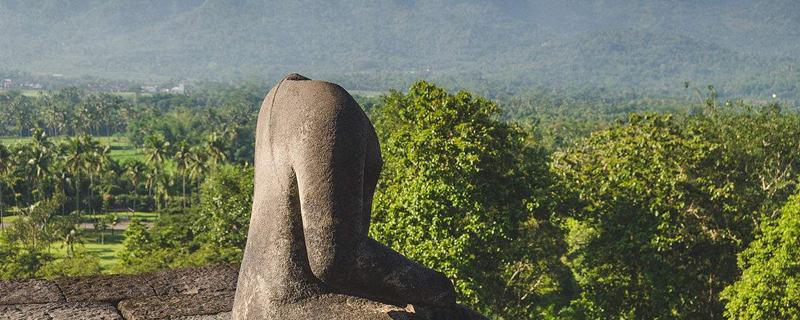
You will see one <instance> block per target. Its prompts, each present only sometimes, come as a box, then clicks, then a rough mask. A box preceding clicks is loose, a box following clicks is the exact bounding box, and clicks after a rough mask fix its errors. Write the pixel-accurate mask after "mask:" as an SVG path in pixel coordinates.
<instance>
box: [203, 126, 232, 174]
mask: <svg viewBox="0 0 800 320" xmlns="http://www.w3.org/2000/svg"><path fill="white" fill-rule="evenodd" d="M205 148H206V152H207V153H208V155H209V160H211V164H212V165H213V166H217V165H218V164H219V163H221V162H223V161H225V159H227V157H228V156H227V155H226V154H225V144H224V142H223V140H222V136H221V135H220V134H218V133H216V132H212V133H211V134H209V135H208V136H207V137H206V144H205Z"/></svg>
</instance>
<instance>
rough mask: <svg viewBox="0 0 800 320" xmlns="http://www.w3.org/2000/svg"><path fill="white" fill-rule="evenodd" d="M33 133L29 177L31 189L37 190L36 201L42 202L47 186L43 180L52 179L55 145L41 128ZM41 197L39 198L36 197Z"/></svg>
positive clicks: (35, 193)
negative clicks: (51, 165) (51, 171)
mask: <svg viewBox="0 0 800 320" xmlns="http://www.w3.org/2000/svg"><path fill="white" fill-rule="evenodd" d="M31 131H32V133H33V143H32V144H31V148H30V151H29V152H30V153H29V155H28V168H29V170H30V172H29V177H30V179H31V187H34V186H35V188H36V191H35V192H33V194H34V199H37V200H41V199H43V198H44V196H45V195H44V193H45V190H44V188H45V185H47V184H46V183H42V181H43V180H45V179H46V178H49V177H50V164H51V161H52V157H53V151H54V149H55V148H53V144H52V143H51V142H50V141H49V139H48V138H47V133H45V132H44V130H42V129H41V128H34V129H33V130H31ZM37 195H38V196H39V197H38V198H37V197H36V196H37Z"/></svg>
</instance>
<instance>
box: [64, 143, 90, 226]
mask: <svg viewBox="0 0 800 320" xmlns="http://www.w3.org/2000/svg"><path fill="white" fill-rule="evenodd" d="M87 140H88V137H86V136H85V135H84V136H79V137H74V138H69V139H67V142H66V144H65V153H64V165H65V166H66V168H67V171H69V173H70V175H71V176H72V178H73V179H74V180H75V181H74V183H75V210H76V211H78V212H79V214H80V211H81V173H82V172H83V171H84V167H85V165H84V162H85V160H86V155H85V154H86V148H87V146H86V145H85V143H84V142H85V141H87Z"/></svg>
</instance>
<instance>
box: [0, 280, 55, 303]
mask: <svg viewBox="0 0 800 320" xmlns="http://www.w3.org/2000/svg"><path fill="white" fill-rule="evenodd" d="M63 301H64V297H63V296H62V295H61V292H60V291H59V290H58V287H57V286H56V285H55V283H53V282H51V281H47V280H38V279H31V280H11V281H0V305H8V304H32V303H49V302H63Z"/></svg>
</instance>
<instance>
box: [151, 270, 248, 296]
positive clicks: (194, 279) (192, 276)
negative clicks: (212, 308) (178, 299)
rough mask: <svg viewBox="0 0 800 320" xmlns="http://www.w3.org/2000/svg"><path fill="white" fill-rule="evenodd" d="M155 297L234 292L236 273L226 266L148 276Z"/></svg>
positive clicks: (165, 272)
mask: <svg viewBox="0 0 800 320" xmlns="http://www.w3.org/2000/svg"><path fill="white" fill-rule="evenodd" d="M148 278H149V280H148V281H149V283H150V285H151V286H152V287H153V289H154V290H155V292H156V294H157V295H169V294H178V293H182V294H195V293H203V292H215V291H235V290H236V278H237V271H236V270H233V269H232V268H231V267H230V266H228V265H215V266H206V267H200V268H184V269H174V270H167V271H162V272H156V273H153V274H151V275H148Z"/></svg>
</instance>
